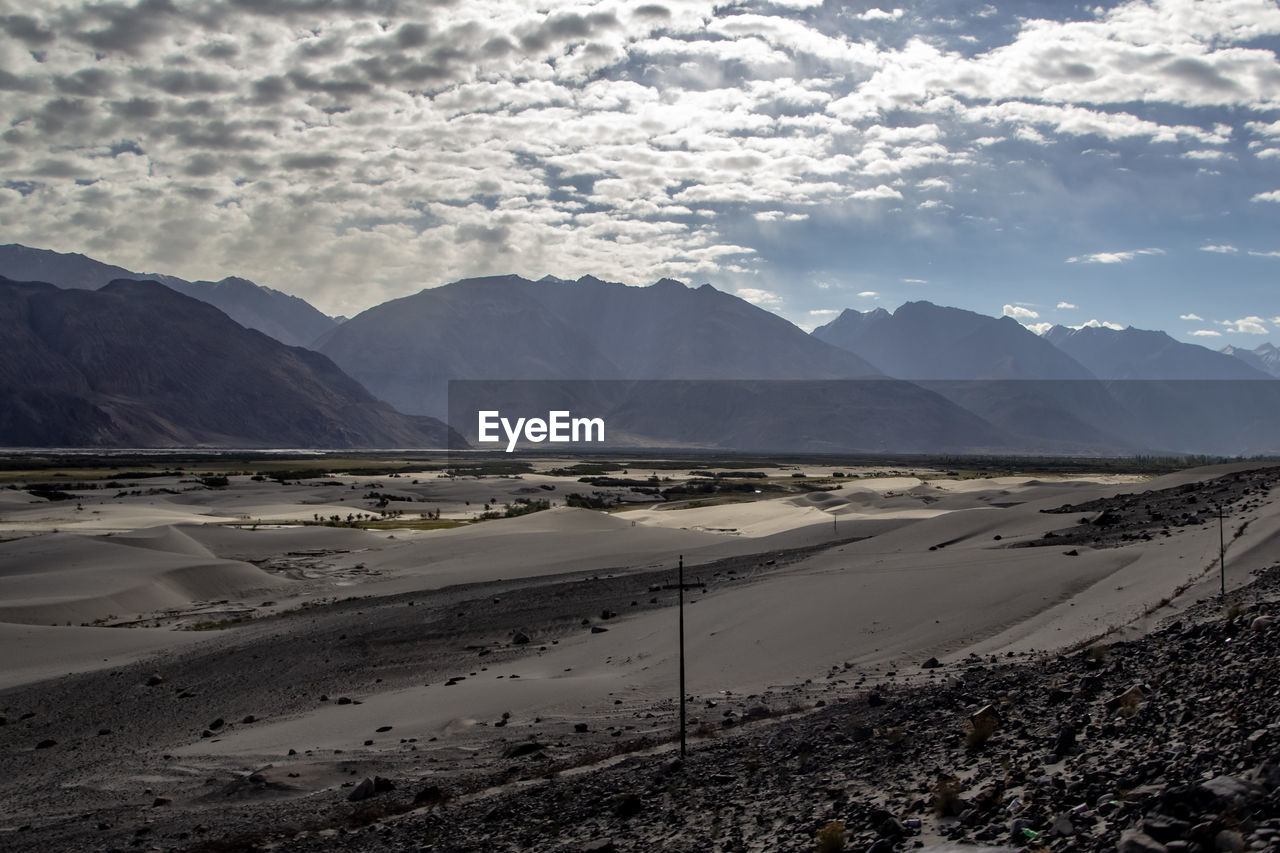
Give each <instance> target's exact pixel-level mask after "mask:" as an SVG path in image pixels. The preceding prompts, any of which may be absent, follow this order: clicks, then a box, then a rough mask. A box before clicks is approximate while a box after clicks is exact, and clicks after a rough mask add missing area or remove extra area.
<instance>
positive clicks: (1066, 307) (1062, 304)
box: [1058, 302, 1076, 311]
mask: <svg viewBox="0 0 1280 853" xmlns="http://www.w3.org/2000/svg"><path fill="white" fill-rule="evenodd" d="M1058 308H1059V309H1060V310H1066V311H1074V310H1075V308H1076V306H1074V305H1072V304H1071V303H1070V302H1059V303H1058Z"/></svg>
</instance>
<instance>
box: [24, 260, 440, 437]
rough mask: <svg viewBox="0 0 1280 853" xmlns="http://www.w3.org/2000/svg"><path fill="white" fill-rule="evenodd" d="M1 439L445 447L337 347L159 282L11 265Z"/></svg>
mask: <svg viewBox="0 0 1280 853" xmlns="http://www.w3.org/2000/svg"><path fill="white" fill-rule="evenodd" d="M0 349H3V351H4V353H5V358H4V359H3V360H0V396H2V397H3V399H4V400H5V401H6V405H5V406H4V407H3V409H0V445H7V446H16V447H59V446H61V447H172V446H197V445H217V446H233V447H234V446H240V447H259V446H269V447H331V448H342V447H442V446H444V445H445V444H446V435H447V429H446V428H445V426H444V425H443V424H442V423H440V422H439V421H436V420H434V419H432V418H421V417H409V416H406V415H402V414H400V413H399V412H396V411H395V410H393V409H392V408H391V407H390V406H388V405H386V404H385V403H382V402H381V401H379V400H376V399H375V398H374V397H373V396H371V395H370V394H369V392H367V391H366V390H365V389H364V388H362V387H361V386H360V385H359V383H357V382H356V381H354V380H353V379H351V377H349V376H347V375H345V374H344V373H343V372H342V371H341V370H339V369H338V367H337V366H336V365H335V364H334V363H333V362H331V361H330V360H329V359H327V358H325V357H324V356H322V355H320V354H319V353H315V352H312V351H310V350H306V349H302V348H300V347H288V346H285V345H284V344H281V343H279V342H278V341H276V340H274V339H272V338H270V337H268V336H266V335H264V334H262V333H260V332H256V331H253V330H251V329H245V328H244V327H242V326H240V325H238V324H237V323H236V322H235V321H233V320H232V319H231V318H229V317H228V316H227V315H225V314H223V313H222V312H221V311H219V310H218V309H216V308H214V307H213V306H211V305H207V304H205V303H203V302H199V301H197V300H195V299H191V298H189V297H186V296H183V295H181V294H179V293H176V292H174V291H173V290H170V289H169V288H167V287H164V286H163V285H160V284H156V283H155V282H140V281H126V280H120V281H115V282H112V283H111V284H108V285H107V286H105V287H103V288H101V289H99V290H63V289H59V288H57V287H55V286H53V285H51V284H44V283H36V282H23V283H20V282H14V281H10V280H8V279H4V278H0Z"/></svg>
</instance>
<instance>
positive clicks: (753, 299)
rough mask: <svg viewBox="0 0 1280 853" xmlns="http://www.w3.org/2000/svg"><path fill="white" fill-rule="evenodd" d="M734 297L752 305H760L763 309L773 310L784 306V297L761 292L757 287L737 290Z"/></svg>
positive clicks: (770, 292) (771, 292) (764, 291)
mask: <svg viewBox="0 0 1280 853" xmlns="http://www.w3.org/2000/svg"><path fill="white" fill-rule="evenodd" d="M733 293H734V295H735V296H737V297H738V298H740V299H745V300H746V301H748V302H750V303H751V304H752V305H758V306H760V307H761V308H768V309H769V310H773V309H775V308H778V307H779V306H781V305H782V297H781V296H779V295H778V294H776V293H774V292H773V291H771V290H761V289H760V288H757V287H740V288H738V289H737V290H735V291H734V292H733Z"/></svg>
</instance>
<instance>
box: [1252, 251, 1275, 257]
mask: <svg viewBox="0 0 1280 853" xmlns="http://www.w3.org/2000/svg"><path fill="white" fill-rule="evenodd" d="M1249 254H1250V255H1252V256H1253V257H1255V258H1280V252H1278V251H1270V252H1250V253H1249Z"/></svg>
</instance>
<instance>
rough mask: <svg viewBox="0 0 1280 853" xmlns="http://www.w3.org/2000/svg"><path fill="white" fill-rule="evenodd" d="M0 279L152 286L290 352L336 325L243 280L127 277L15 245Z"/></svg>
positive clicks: (1, 254) (2, 260)
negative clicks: (143, 283)
mask: <svg viewBox="0 0 1280 853" xmlns="http://www.w3.org/2000/svg"><path fill="white" fill-rule="evenodd" d="M0 275H3V276H6V277H8V278H10V279H26V280H29V281H44V282H48V283H50V284H53V285H55V286H57V287H61V288H72V289H78V290H97V289H99V288H101V287H103V286H104V285H106V284H107V283H109V282H111V281H116V280H121V279H125V280H133V281H158V282H159V283H161V284H163V285H165V286H166V287H168V288H169V289H170V290H174V291H177V292H178V293H182V294H184V295H186V296H190V297H193V298H195V299H198V300H200V301H201V302H204V303H206V304H209V305H212V306H213V307H215V308H217V309H218V310H220V311H222V312H223V313H224V314H226V315H227V316H228V317H230V318H231V319H233V320H235V321H236V322H237V323H239V324H240V325H242V326H244V327H246V328H250V329H257V330H258V331H260V332H263V333H264V334H267V335H270V336H271V337H273V338H275V339H276V340H278V341H280V342H281V343H285V344H289V345H290V346H310V345H311V344H312V343H313V342H314V341H315V340H316V338H318V337H319V336H320V335H322V334H324V333H325V332H327V331H329V330H330V329H332V328H333V327H334V326H336V325H337V323H336V322H335V321H334V320H333V319H332V318H330V317H327V316H325V315H324V314H323V313H321V312H320V311H318V310H317V309H316V308H314V307H313V306H311V305H310V304H309V303H308V302H307V301H306V300H304V299H302V298H300V297H297V296H291V295H289V294H287V293H282V292H280V291H278V290H273V289H272V288H269V287H263V286H262V285H260V284H256V283H254V282H252V281H249V280H248V279H245V278H240V277H237V276H227V277H226V278H224V279H222V280H221V281H217V282H212V281H198V282H190V281H187V280H186V279H182V278H178V277H177V276H172V275H165V274H163V273H137V272H133V271H131V270H127V269H124V268H123V267H117V266H113V265H111V264H106V263H103V262H101V261H97V260H94V259H93V258H90V257H86V256H85V255H82V254H79V253H76V252H73V253H62V252H55V251H53V250H51V249H33V248H30V247H28V246H22V245H20V244H17V243H11V244H9V245H7V246H0Z"/></svg>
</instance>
